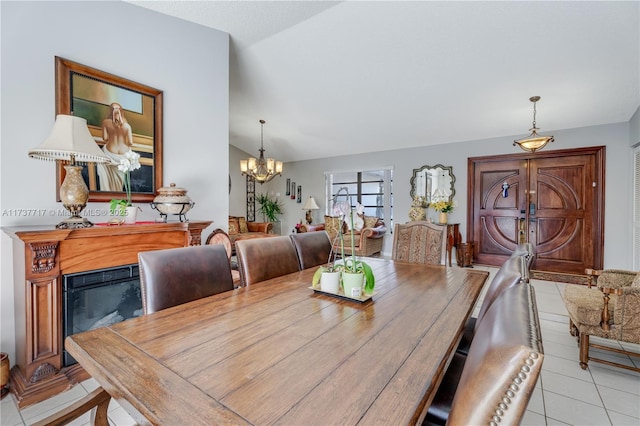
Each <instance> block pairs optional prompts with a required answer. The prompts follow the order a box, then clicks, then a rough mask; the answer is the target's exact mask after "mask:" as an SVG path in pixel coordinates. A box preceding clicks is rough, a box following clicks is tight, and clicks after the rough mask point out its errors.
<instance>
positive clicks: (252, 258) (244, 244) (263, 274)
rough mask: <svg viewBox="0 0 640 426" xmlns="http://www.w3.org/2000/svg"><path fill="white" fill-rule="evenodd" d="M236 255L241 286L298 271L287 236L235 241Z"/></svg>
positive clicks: (293, 250) (294, 254)
mask: <svg viewBox="0 0 640 426" xmlns="http://www.w3.org/2000/svg"><path fill="white" fill-rule="evenodd" d="M236 255H237V256H238V268H239V269H240V279H241V281H242V285H243V286H247V285H251V284H254V283H257V282H260V281H266V280H269V279H271V278H275V277H279V276H281V275H286V274H290V273H292V272H296V271H299V270H300V265H299V264H298V255H297V254H296V249H295V247H294V246H293V243H292V242H291V238H289V237H288V236H278V237H273V238H256V239H252V240H239V241H236Z"/></svg>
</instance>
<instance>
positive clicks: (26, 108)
mask: <svg viewBox="0 0 640 426" xmlns="http://www.w3.org/2000/svg"><path fill="white" fill-rule="evenodd" d="M0 14H1V23H2V27H1V36H2V37H1V39H2V40H1V43H2V45H1V52H2V61H1V62H2V66H1V101H2V107H3V108H2V110H1V117H2V129H1V133H0V134H1V137H2V139H1V145H0V147H1V151H0V154H1V157H0V162H1V164H2V168H1V170H0V187H1V189H2V190H1V193H0V210H1V211H2V216H1V217H0V225H1V226H3V227H6V226H22V225H29V224H55V223H58V222H59V221H60V220H61V219H62V218H61V217H58V216H53V217H52V216H49V215H44V216H22V215H21V214H19V213H18V211H20V209H38V210H39V209H44V210H45V211H48V210H50V209H54V210H57V209H60V208H62V206H61V204H60V203H57V202H56V201H55V166H54V164H53V163H50V162H44V161H38V160H33V159H30V158H28V157H27V151H28V150H29V149H30V148H34V147H36V146H38V145H39V144H40V143H41V142H42V141H43V140H44V138H45V137H46V136H47V135H48V134H49V131H50V130H51V126H52V125H53V122H54V120H55V105H54V96H55V88H54V57H55V56H60V57H63V58H66V59H69V60H72V61H75V62H79V63H81V64H83V65H87V66H90V67H93V68H97V69H99V70H101V71H106V72H109V73H112V74H115V75H117V76H120V77H124V78H127V79H129V80H133V81H136V82H140V83H143V84H146V85H148V86H151V87H155V88H157V89H160V90H162V91H163V92H164V181H163V185H168V184H169V183H170V182H175V183H176V184H177V185H178V186H180V187H184V188H186V189H187V190H188V191H189V192H188V195H189V196H190V197H191V199H192V200H193V201H194V202H195V206H194V207H193V209H192V210H191V211H190V212H189V214H188V217H189V218H190V219H194V220H196V219H202V220H213V221H214V224H213V226H212V227H215V226H217V225H218V224H224V225H225V226H226V224H227V215H228V183H227V182H228V171H229V162H228V157H229V129H228V123H229V112H228V104H229V37H228V34H227V33H224V32H220V31H216V30H212V29H210V28H205V27H202V26H199V25H194V24H192V23H187V22H185V21H181V20H178V19H175V18H172V17H168V16H165V15H161V14H159V13H156V12H152V11H149V10H146V9H143V8H140V7H138V6H134V5H131V4H128V3H124V2H112V1H108V2H100V1H96V2H93V1H91V2H80V1H77V2H75V1H74V2H6V1H3V2H0ZM87 207H88V208H91V209H96V210H98V209H101V210H105V211H106V210H107V204H106V203H89V205H88V206H87ZM142 207H143V210H144V211H143V213H142V217H141V220H153V218H155V217H157V216H158V214H157V213H156V212H155V211H153V210H151V209H150V208H149V206H148V205H142ZM91 219H92V220H94V221H97V222H99V221H101V220H102V219H106V218H99V217H98V218H96V217H92V218H91ZM207 233H208V230H206V231H205V233H204V235H205V236H206V234H207ZM10 248H11V242H10V239H9V238H8V237H7V235H6V234H4V233H2V275H1V282H0V297H1V301H0V308H1V311H0V319H1V325H0V350H2V351H3V352H8V353H9V356H10V358H11V359H12V360H13V358H14V322H13V283H12V258H11V251H10Z"/></svg>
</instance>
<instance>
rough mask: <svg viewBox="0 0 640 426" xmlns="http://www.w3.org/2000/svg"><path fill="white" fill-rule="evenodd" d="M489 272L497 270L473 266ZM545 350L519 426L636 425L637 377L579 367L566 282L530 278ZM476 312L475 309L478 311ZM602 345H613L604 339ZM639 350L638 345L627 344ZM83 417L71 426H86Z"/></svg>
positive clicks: (18, 415) (639, 419)
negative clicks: (565, 300) (566, 302)
mask: <svg viewBox="0 0 640 426" xmlns="http://www.w3.org/2000/svg"><path fill="white" fill-rule="evenodd" d="M476 268H477V269H485V270H488V271H490V272H491V276H490V277H489V281H490V280H491V279H492V278H493V274H495V271H496V269H495V268H485V267H481V266H476ZM533 284H534V286H535V289H536V299H537V302H538V310H539V316H540V322H541V325H542V335H543V344H544V351H545V358H544V363H543V365H542V374H541V377H540V380H539V381H538V384H537V386H536V389H535V392H534V394H533V396H532V398H531V401H530V402H529V407H528V410H527V412H526V414H525V416H524V419H523V421H522V424H523V425H635V426H640V374H638V373H634V372H632V371H627V370H624V369H620V368H614V367H609V366H606V365H604V364H598V363H593V362H591V363H590V364H589V368H588V369H587V370H582V369H581V368H580V366H579V365H578V361H577V359H578V346H577V344H576V341H575V338H573V337H571V336H570V335H569V332H568V319H567V313H566V310H565V308H564V304H563V302H562V297H561V295H562V292H563V289H564V286H565V284H563V283H554V282H550V281H539V280H533ZM476 313H477V310H476ZM602 342H605V344H616V342H609V341H604V340H603V341H602ZM625 346H627V347H628V348H632V349H633V350H634V351H638V352H640V346H639V345H627V344H625ZM599 355H600V356H601V357H602V358H605V359H607V358H615V359H616V360H618V361H621V362H623V363H627V364H630V365H632V364H633V363H635V365H636V366H640V358H629V357H625V356H622V355H617V354H613V353H608V352H601V353H600V354H599ZM96 386H97V383H96V382H95V381H94V380H93V379H90V380H87V381H85V382H83V383H81V384H80V385H78V386H75V387H74V388H72V389H71V390H69V391H67V392H64V393H62V394H60V395H57V396H55V397H53V398H50V399H48V400H46V401H43V402H41V403H39V404H36V405H34V406H31V407H27V408H25V409H23V410H18V409H17V408H16V405H15V401H14V400H13V396H12V395H11V396H8V397H6V398H5V399H4V400H2V402H1V403H0V425H2V426H15V425H29V424H32V423H33V422H35V421H37V420H39V419H42V418H43V417H45V416H47V415H49V414H51V413H53V412H55V411H57V410H58V409H59V408H60V407H63V406H65V405H68V404H70V403H72V402H73V401H75V400H77V399H79V398H81V397H82V396H84V395H85V394H87V393H88V392H90V391H92V390H93V389H95V387H96ZM109 421H110V423H111V424H112V425H118V426H124V425H134V424H135V422H134V420H133V419H132V418H131V417H130V416H129V415H128V414H127V413H126V412H125V410H124V409H123V408H122V407H120V406H119V405H118V404H117V403H116V402H115V401H112V402H111V405H110V406H109ZM88 422H89V416H88V414H86V415H85V416H83V417H81V418H80V419H78V420H77V421H75V422H73V423H72V424H73V425H86V424H88Z"/></svg>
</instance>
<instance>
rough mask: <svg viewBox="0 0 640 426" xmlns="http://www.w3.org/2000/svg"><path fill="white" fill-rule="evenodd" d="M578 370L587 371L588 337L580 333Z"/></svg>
mask: <svg viewBox="0 0 640 426" xmlns="http://www.w3.org/2000/svg"><path fill="white" fill-rule="evenodd" d="M579 339H580V368H582V369H583V370H586V369H587V363H588V362H589V335H588V334H584V333H580V337H579Z"/></svg>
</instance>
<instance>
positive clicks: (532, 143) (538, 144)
mask: <svg viewBox="0 0 640 426" xmlns="http://www.w3.org/2000/svg"><path fill="white" fill-rule="evenodd" d="M529 100H530V101H531V102H533V127H531V128H530V129H529V131H530V132H531V134H530V135H529V136H527V137H526V138H522V139H517V140H515V141H513V146H516V145H519V146H520V148H522V149H524V150H525V151H529V152H536V151H539V150H541V149H542V148H544V147H545V146H546V145H547V144H548V143H549V142H553V141H554V139H553V136H540V135H538V130H540V129H538V128H537V127H536V102H538V101H539V100H540V96H532V97H530V98H529Z"/></svg>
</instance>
